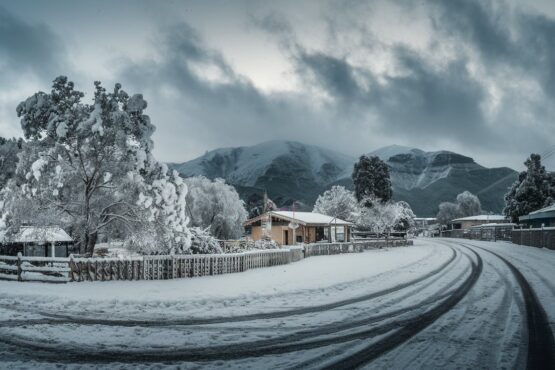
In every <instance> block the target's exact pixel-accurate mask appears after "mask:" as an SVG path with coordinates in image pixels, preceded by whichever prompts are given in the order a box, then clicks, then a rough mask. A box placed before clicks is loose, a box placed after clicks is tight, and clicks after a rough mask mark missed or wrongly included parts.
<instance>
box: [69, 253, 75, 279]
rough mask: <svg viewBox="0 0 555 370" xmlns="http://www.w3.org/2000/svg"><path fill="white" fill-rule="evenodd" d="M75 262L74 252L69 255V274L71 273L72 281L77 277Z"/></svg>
mask: <svg viewBox="0 0 555 370" xmlns="http://www.w3.org/2000/svg"><path fill="white" fill-rule="evenodd" d="M74 264H75V262H74V261H73V253H72V254H70V255H69V263H68V266H69V275H70V281H75V278H74V276H73V266H74Z"/></svg>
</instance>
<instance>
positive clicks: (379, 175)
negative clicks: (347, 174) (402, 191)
mask: <svg viewBox="0 0 555 370" xmlns="http://www.w3.org/2000/svg"><path fill="white" fill-rule="evenodd" d="M352 178H353V183H354V185H355V197H356V198H357V200H358V201H359V202H363V200H364V199H367V198H379V199H380V201H382V202H387V201H389V200H390V199H391V196H392V195H393V191H392V190H391V179H390V176H389V168H388V167H387V164H386V163H385V162H384V161H382V160H381V159H380V158H378V157H370V158H369V157H367V156H365V155H363V156H361V157H360V159H359V161H358V162H357V163H355V166H354V170H353V176H352ZM363 205H364V204H363ZM365 206H366V205H365Z"/></svg>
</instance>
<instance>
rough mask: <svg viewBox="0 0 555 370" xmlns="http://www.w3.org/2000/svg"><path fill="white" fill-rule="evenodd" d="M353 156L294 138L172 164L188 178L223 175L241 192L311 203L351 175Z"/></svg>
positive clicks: (205, 155) (213, 153)
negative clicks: (323, 192) (259, 192)
mask: <svg viewBox="0 0 555 370" xmlns="http://www.w3.org/2000/svg"><path fill="white" fill-rule="evenodd" d="M354 161H355V158H354V157H351V156H348V155H344V154H341V153H337V152H334V151H332V150H328V149H324V148H320V147H317V146H313V145H306V144H302V143H298V142H294V141H283V140H275V141H269V142H264V143H261V144H258V145H253V146H248V147H237V148H222V149H216V150H212V151H210V152H207V153H206V154H204V155H203V156H201V157H199V158H196V159H194V160H192V161H189V162H185V163H182V164H170V167H172V168H174V169H176V170H177V171H178V172H179V173H180V174H182V175H183V176H185V177H188V176H195V175H203V176H206V177H209V178H217V177H220V178H223V179H225V180H226V181H227V182H228V183H230V184H233V185H235V186H236V187H237V188H238V191H239V192H240V193H241V195H243V196H246V195H249V193H251V192H253V191H260V189H265V190H266V191H267V192H268V194H269V196H270V197H271V198H272V199H273V200H274V201H275V202H277V203H278V204H289V203H291V202H292V201H294V200H298V201H301V202H303V203H305V204H307V205H311V204H312V203H313V202H314V201H315V200H316V197H317V196H318V194H320V192H322V191H324V190H325V189H326V188H327V186H328V184H330V183H333V182H335V181H337V180H338V179H340V178H344V177H348V176H350V171H352V165H353V163H354Z"/></svg>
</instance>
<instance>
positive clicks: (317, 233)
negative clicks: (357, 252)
mask: <svg viewBox="0 0 555 370" xmlns="http://www.w3.org/2000/svg"><path fill="white" fill-rule="evenodd" d="M243 226H244V227H245V229H246V230H247V234H250V237H251V238H252V239H253V240H260V239H262V238H264V237H268V238H270V239H272V240H274V241H275V242H276V243H278V244H280V245H292V244H296V243H315V242H320V241H325V242H330V243H331V242H345V241H350V240H351V232H352V230H351V229H352V226H353V224H352V223H350V222H347V221H344V220H341V219H339V218H337V217H331V216H326V215H323V214H320V213H314V212H292V211H269V212H266V213H264V214H261V215H259V216H257V217H254V218H251V219H250V220H247V221H246V222H245V223H244V224H243Z"/></svg>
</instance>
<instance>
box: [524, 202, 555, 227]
mask: <svg viewBox="0 0 555 370" xmlns="http://www.w3.org/2000/svg"><path fill="white" fill-rule="evenodd" d="M518 221H519V223H520V224H525V225H527V226H531V227H534V228H539V227H542V226H545V227H551V226H555V204H554V205H551V206H548V207H545V208H542V209H538V210H537V211H534V212H530V213H529V214H527V215H525V216H520V217H519V218H518Z"/></svg>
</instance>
